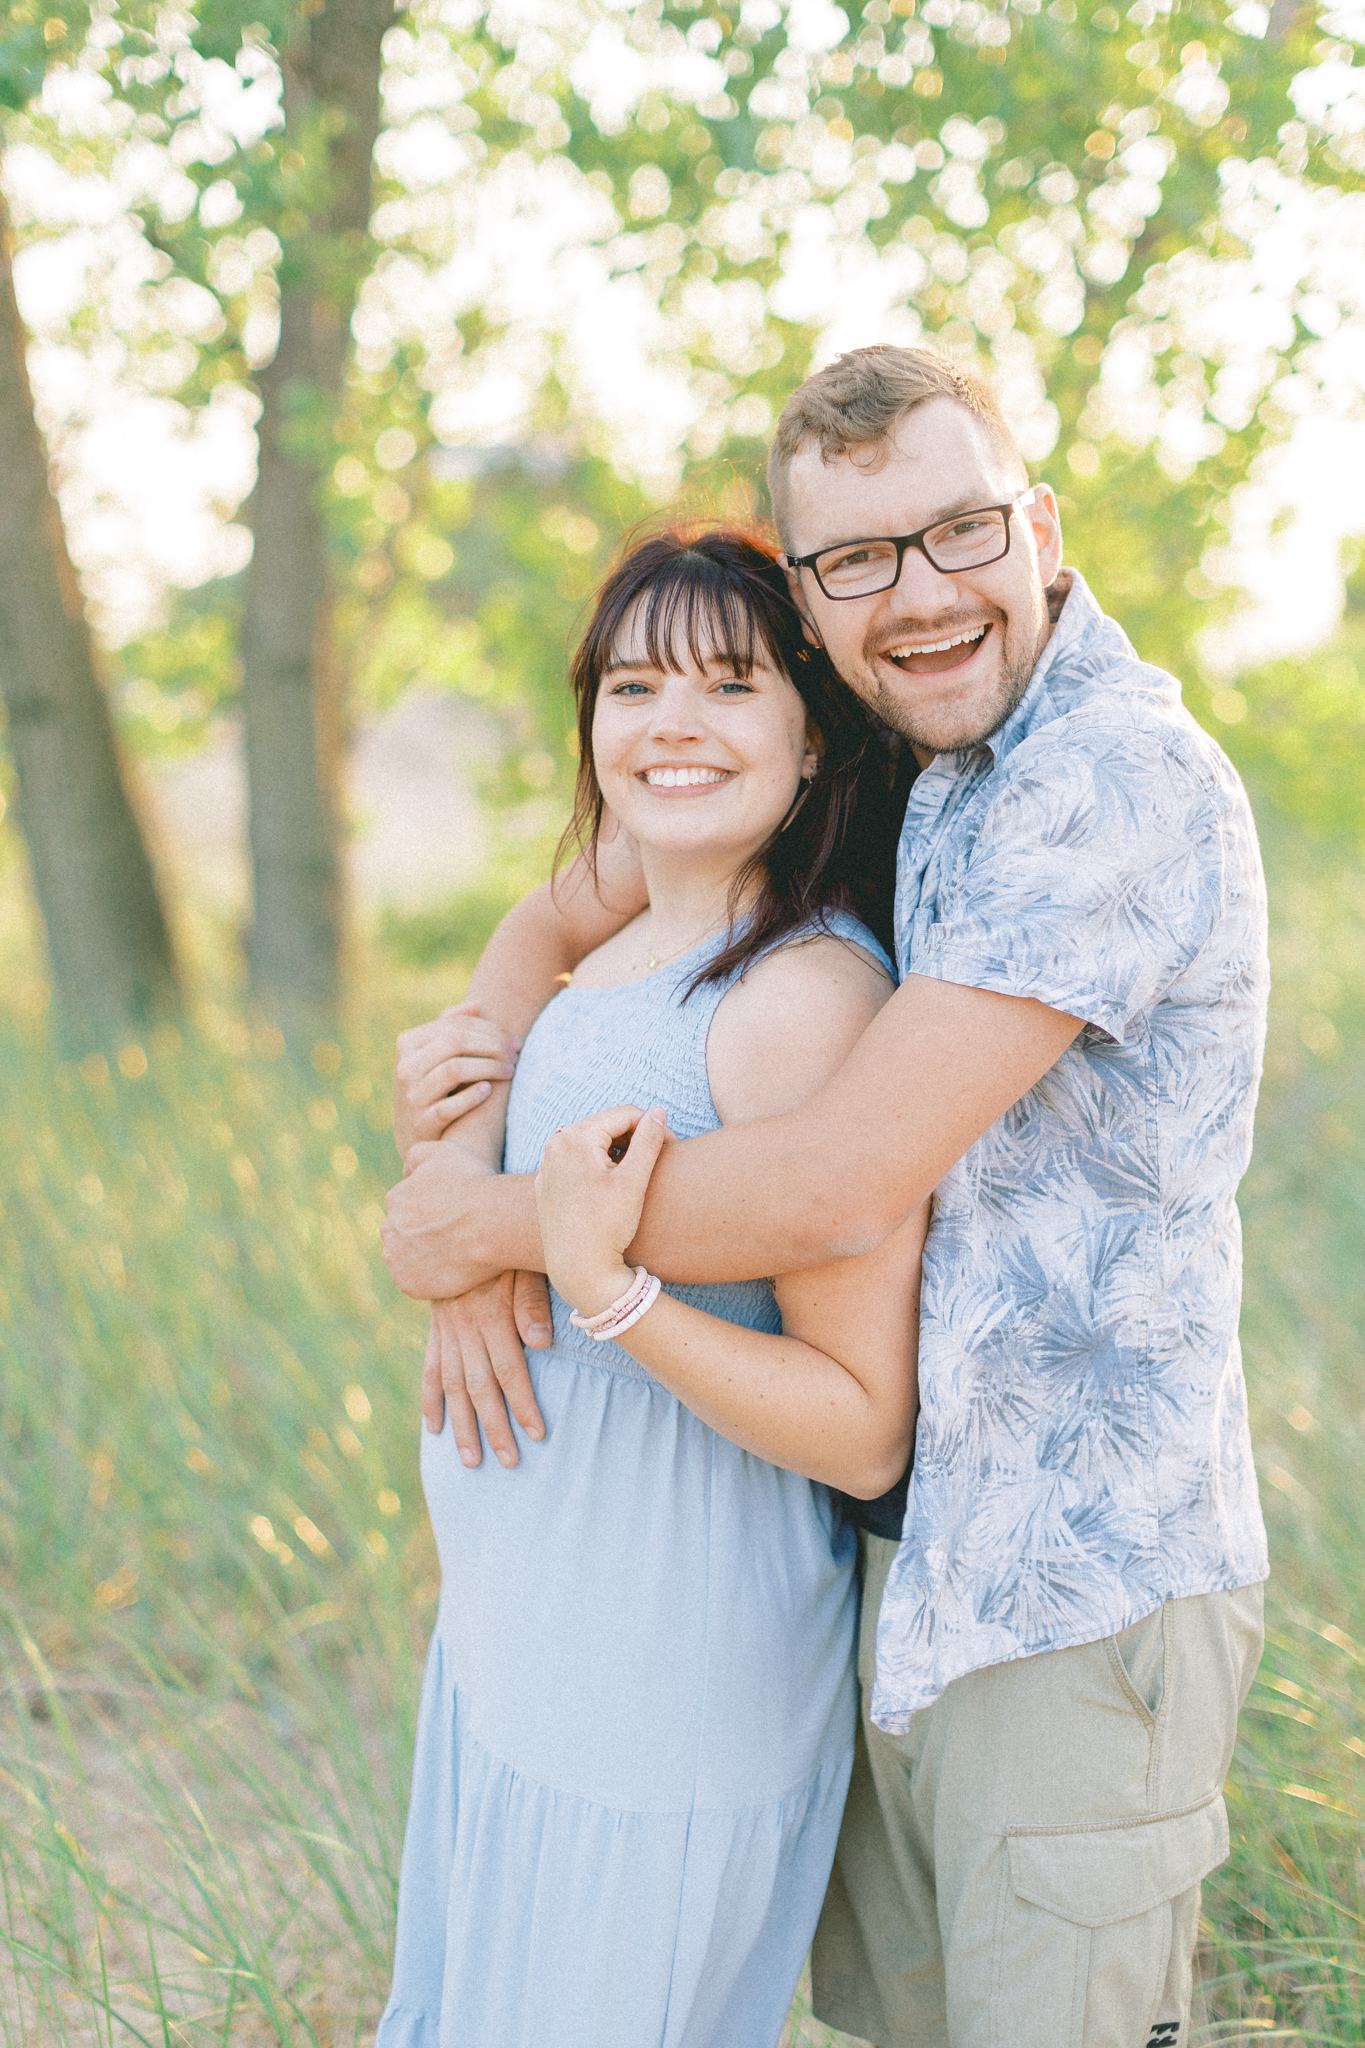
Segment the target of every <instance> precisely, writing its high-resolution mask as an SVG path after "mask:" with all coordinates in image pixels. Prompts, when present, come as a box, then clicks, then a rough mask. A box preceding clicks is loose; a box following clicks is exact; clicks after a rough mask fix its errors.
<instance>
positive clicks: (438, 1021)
mask: <svg viewBox="0 0 1365 2048" xmlns="http://www.w3.org/2000/svg"><path fill="white" fill-rule="evenodd" d="M520 1050H521V1040H520V1039H519V1038H509V1037H508V1035H507V1033H506V1032H504V1031H502V1030H500V1029H499V1027H498V1026H497V1025H496V1024H494V1023H492V1022H491V1021H490V1020H489V1019H488V1018H486V1017H481V1016H480V1015H479V1006H478V1004H477V1003H457V1004H456V1005H455V1006H454V1008H452V1009H448V1010H442V1012H441V1014H440V1016H439V1017H437V1018H435V1019H434V1021H433V1022H432V1023H430V1024H418V1025H415V1026H414V1027H413V1029H412V1030H411V1031H403V1032H400V1034H399V1038H398V1064H397V1067H396V1068H395V1071H394V1077H393V1135H394V1141H395V1143H396V1144H397V1146H398V1149H399V1151H400V1152H402V1153H406V1152H408V1150H409V1149H410V1148H411V1146H412V1145H414V1144H416V1143H419V1142H421V1141H423V1140H433V1139H437V1138H440V1137H441V1136H442V1135H443V1133H444V1132H445V1131H447V1130H448V1129H449V1127H450V1125H451V1124H452V1123H454V1122H455V1121H456V1119H457V1118H458V1117H462V1116H464V1115H466V1114H467V1112H468V1111H469V1110H471V1109H477V1108H478V1106H479V1104H480V1103H481V1102H486V1101H487V1100H488V1097H489V1095H490V1094H491V1093H492V1091H493V1088H494V1085H495V1084H496V1083H497V1082H499V1081H510V1080H511V1078H512V1076H513V1074H514V1073H515V1072H516V1056H517V1054H518V1052H520Z"/></svg>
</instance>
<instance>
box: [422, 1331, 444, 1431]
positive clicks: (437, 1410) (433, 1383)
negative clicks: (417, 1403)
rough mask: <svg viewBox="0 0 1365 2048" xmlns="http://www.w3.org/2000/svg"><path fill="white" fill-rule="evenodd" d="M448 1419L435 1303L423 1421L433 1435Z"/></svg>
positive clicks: (426, 1360) (429, 1333)
mask: <svg viewBox="0 0 1365 2048" xmlns="http://www.w3.org/2000/svg"><path fill="white" fill-rule="evenodd" d="M445 1419H446V1402H445V1392H444V1389H443V1388H442V1386H441V1332H440V1328H439V1326H438V1324H437V1321H436V1309H435V1306H434V1304H433V1307H432V1311H431V1323H430V1326H429V1328H428V1330H427V1351H426V1357H425V1358H424V1359H423V1361H422V1421H423V1422H424V1423H425V1425H426V1427H427V1428H428V1429H429V1430H430V1431H431V1433H432V1435H433V1436H439V1435H440V1434H441V1429H442V1426H443V1425H444V1423H445Z"/></svg>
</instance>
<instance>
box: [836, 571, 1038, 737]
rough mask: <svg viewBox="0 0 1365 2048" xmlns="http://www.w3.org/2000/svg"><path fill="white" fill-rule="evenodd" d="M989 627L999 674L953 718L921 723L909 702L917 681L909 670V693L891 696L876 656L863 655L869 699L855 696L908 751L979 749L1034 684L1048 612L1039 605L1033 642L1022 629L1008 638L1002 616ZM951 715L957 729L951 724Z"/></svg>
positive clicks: (944, 710)
mask: <svg viewBox="0 0 1365 2048" xmlns="http://www.w3.org/2000/svg"><path fill="white" fill-rule="evenodd" d="M980 623H981V621H980V619H979V617H978V618H977V619H973V620H969V621H966V622H964V624H965V625H966V626H967V627H970V626H974V625H979V624H980ZM989 623H990V625H991V627H992V629H993V630H994V631H995V632H997V633H999V635H1000V638H1001V644H1002V649H1003V655H1002V664H1001V668H1000V671H999V673H998V674H997V676H996V678H995V682H994V685H993V686H992V688H991V690H990V692H989V696H988V698H987V699H986V701H984V702H974V703H971V704H964V705H963V706H962V707H961V708H960V710H958V711H957V712H956V714H955V713H954V710H953V709H952V708H949V707H941V708H939V709H937V710H936V711H932V712H930V713H929V716H928V719H925V717H924V716H923V714H922V713H921V710H920V707H919V706H918V705H917V704H916V702H915V700H914V696H913V686H914V683H915V682H916V680H917V678H916V677H915V676H914V675H913V674H912V672H911V671H910V670H908V669H907V670H903V671H902V674H904V676H905V679H906V683H907V685H908V686H910V687H909V689H907V691H905V692H900V693H898V692H896V691H894V690H893V689H892V688H891V686H890V685H889V684H887V683H886V682H885V681H884V680H883V677H882V673H881V670H880V669H879V668H877V667H876V666H874V654H875V652H880V650H874V652H873V653H869V652H865V653H864V657H863V660H864V665H865V671H866V674H867V678H868V680H869V682H871V683H872V684H873V694H872V695H871V696H870V697H869V696H867V695H865V694H864V692H863V691H861V690H860V691H859V692H858V695H859V696H860V697H862V699H863V702H864V703H865V704H866V705H867V706H868V708H869V710H871V711H873V712H875V714H876V716H877V717H878V718H880V719H881V721H882V723H883V724H884V725H889V726H890V728H891V730H892V731H893V732H897V733H899V734H900V735H901V737H902V739H905V740H908V741H909V743H910V745H911V746H912V747H919V748H921V749H922V750H923V751H924V752H925V753H929V754H950V753H955V752H957V751H958V750H959V749H961V748H965V747H979V746H980V745H981V744H982V743H983V741H985V740H988V739H991V738H993V737H994V735H995V734H996V733H998V732H999V730H1000V728H1001V726H1002V725H1004V724H1005V722H1006V720H1007V719H1009V718H1010V717H1011V716H1012V715H1013V714H1014V712H1015V711H1017V710H1018V708H1019V705H1020V703H1021V702H1022V700H1023V696H1024V692H1025V691H1026V690H1027V688H1028V686H1029V684H1030V683H1031V682H1032V680H1033V671H1034V670H1035V668H1037V666H1038V660H1039V656H1040V655H1041V653H1042V651H1043V647H1044V646H1045V644H1046V641H1047V623H1048V620H1047V612H1046V609H1045V608H1044V607H1043V605H1042V604H1041V603H1040V605H1039V619H1038V622H1037V624H1038V630H1037V631H1036V632H1035V634H1034V635H1033V636H1030V635H1029V634H1028V631H1027V628H1026V627H1025V628H1023V629H1022V630H1020V629H1019V628H1016V630H1015V632H1014V633H1011V632H1010V629H1009V620H1008V619H1007V618H1006V616H1005V615H1004V614H1001V615H1000V616H999V617H998V618H994V619H992V620H991V621H990V622H989ZM962 630H964V626H963V625H959V624H957V623H955V622H954V621H952V620H948V621H946V622H936V624H935V627H934V631H935V633H936V634H937V635H939V636H940V637H944V638H946V637H947V636H948V635H949V634H950V633H955V632H961V631H962ZM900 637H901V638H902V639H908V638H910V637H911V636H910V633H909V632H908V631H906V630H905V629H904V628H902V631H901V636H900ZM1011 642H1013V644H1011ZM925 680H932V676H930V677H926V678H925ZM955 715H956V718H957V719H960V720H961V721H962V723H960V724H958V723H954V718H955ZM931 722H932V729H931Z"/></svg>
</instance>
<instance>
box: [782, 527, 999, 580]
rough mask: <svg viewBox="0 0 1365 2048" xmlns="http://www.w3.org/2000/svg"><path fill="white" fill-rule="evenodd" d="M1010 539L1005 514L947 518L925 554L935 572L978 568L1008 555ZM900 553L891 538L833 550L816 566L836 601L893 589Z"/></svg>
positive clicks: (928, 538) (926, 542) (931, 534)
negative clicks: (1007, 545)
mask: <svg viewBox="0 0 1365 2048" xmlns="http://www.w3.org/2000/svg"><path fill="white" fill-rule="evenodd" d="M1008 535H1009V525H1008V515H1007V514H1006V513H1004V512H972V513H970V514H969V515H968V516H967V517H966V518H963V519H945V520H944V521H943V524H942V525H941V526H935V527H934V528H932V529H931V531H930V532H928V533H926V534H925V536H924V552H925V553H926V555H928V557H929V560H930V561H931V562H932V563H933V565H934V567H935V568H936V569H948V570H951V569H978V568H981V567H982V566H983V565H984V564H985V563H987V562H993V561H996V560H997V559H998V558H999V556H1001V555H1002V554H1003V553H1004V552H1005V547H1006V543H1007V539H1008ZM897 555H898V550H897V547H896V543H895V542H894V541H890V540H863V541H859V542H858V543H857V545H856V546H855V547H843V548H829V549H827V550H826V552H825V553H824V554H822V555H820V556H819V557H818V558H817V560H816V563H815V572H816V574H817V576H818V577H819V578H820V581H821V583H822V584H823V585H824V587H825V589H826V590H828V591H829V592H830V593H831V594H832V595H833V596H837V597H867V596H870V595H871V594H872V593H873V592H874V591H878V590H889V589H890V587H891V585H892V584H893V583H894V582H895V580H896V563H897Z"/></svg>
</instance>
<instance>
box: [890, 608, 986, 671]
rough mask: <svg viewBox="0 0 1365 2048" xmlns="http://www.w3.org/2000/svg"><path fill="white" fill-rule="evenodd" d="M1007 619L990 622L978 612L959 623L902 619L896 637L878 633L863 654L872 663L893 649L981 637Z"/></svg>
mask: <svg viewBox="0 0 1365 2048" xmlns="http://www.w3.org/2000/svg"><path fill="white" fill-rule="evenodd" d="M1004 623H1005V615H1004V613H1003V612H997V613H996V614H995V615H994V616H993V617H991V618H982V616H981V614H980V613H979V612H978V613H977V614H976V615H975V616H974V617H966V616H964V617H963V618H960V619H954V618H949V619H933V620H925V621H923V622H921V621H919V620H917V619H902V620H901V622H900V624H899V626H898V628H897V630H896V631H895V632H894V633H879V634H878V636H877V639H876V641H875V642H874V641H871V640H869V641H866V642H865V643H864V646H863V653H864V654H865V655H866V656H867V658H868V659H869V660H873V659H875V658H876V656H877V655H879V654H886V653H887V652H888V651H889V650H890V649H891V648H893V647H904V646H905V645H906V643H907V641H909V642H914V643H916V644H920V645H934V644H936V643H937V642H939V641H940V640H955V639H957V637H958V635H959V634H964V633H981V632H984V631H985V629H986V627H987V626H1003V625H1004Z"/></svg>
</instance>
